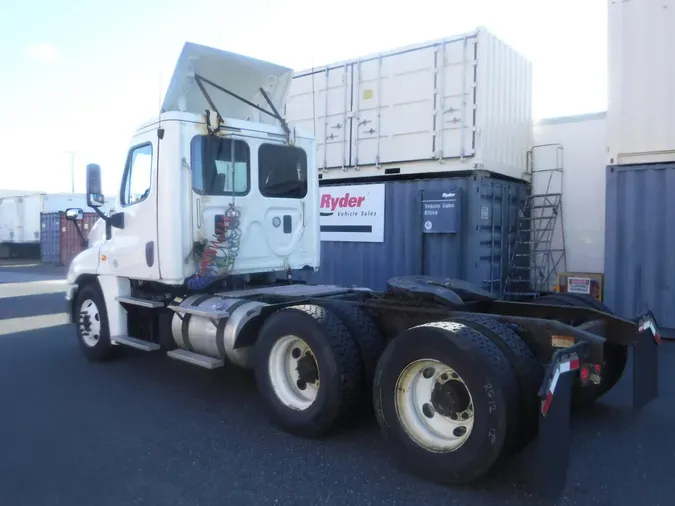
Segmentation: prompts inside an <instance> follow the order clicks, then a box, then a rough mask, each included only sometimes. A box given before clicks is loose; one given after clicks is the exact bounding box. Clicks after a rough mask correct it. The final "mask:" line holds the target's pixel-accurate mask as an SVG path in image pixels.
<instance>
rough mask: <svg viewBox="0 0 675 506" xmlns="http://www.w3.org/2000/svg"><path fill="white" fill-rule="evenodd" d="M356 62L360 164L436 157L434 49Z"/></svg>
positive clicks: (429, 48) (356, 122) (355, 98)
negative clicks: (434, 138) (434, 147)
mask: <svg viewBox="0 0 675 506" xmlns="http://www.w3.org/2000/svg"><path fill="white" fill-rule="evenodd" d="M354 66H355V68H356V69H357V70H356V71H355V76H354V78H355V81H354V104H355V105H354V115H355V118H354V123H355V128H354V132H355V133H354V137H355V140H354V142H355V147H354V151H355V153H356V154H357V155H358V162H359V165H366V164H377V163H398V162H404V161H411V160H426V159H429V158H432V157H433V137H434V91H435V88H434V86H435V72H436V48H435V47H434V46H427V47H423V48H420V49H415V50H412V51H408V52H402V53H397V54H393V55H387V56H384V57H380V58H375V59H369V60H365V61H362V62H360V63H357V64H355V65H354Z"/></svg>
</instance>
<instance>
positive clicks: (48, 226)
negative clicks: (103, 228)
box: [40, 211, 98, 266]
mask: <svg viewBox="0 0 675 506" xmlns="http://www.w3.org/2000/svg"><path fill="white" fill-rule="evenodd" d="M97 219H98V215H97V214H96V213H84V216H83V219H82V220H81V221H78V225H79V226H80V229H81V231H82V235H83V236H84V238H85V240H86V239H88V237H89V232H90V231H91V228H92V227H93V226H94V223H96V220H97ZM40 222H41V225H40V228H41V231H40V257H41V259H42V261H43V262H46V263H53V264H57V265H66V266H67V265H69V264H70V262H72V260H73V258H75V257H76V256H77V255H78V254H79V253H80V252H81V251H83V250H84V249H86V246H83V245H82V239H81V238H80V235H79V234H78V233H77V228H76V227H75V224H74V223H73V222H71V221H68V220H66V213H65V212H63V211H59V212H54V213H42V214H41V215H40Z"/></svg>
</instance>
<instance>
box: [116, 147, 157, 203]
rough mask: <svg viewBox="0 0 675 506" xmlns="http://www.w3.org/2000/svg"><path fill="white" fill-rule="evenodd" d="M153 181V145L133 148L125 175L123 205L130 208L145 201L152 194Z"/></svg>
mask: <svg viewBox="0 0 675 506" xmlns="http://www.w3.org/2000/svg"><path fill="white" fill-rule="evenodd" d="M151 180H152V144H143V145H142V146H136V147H134V148H131V150H130V151H129V157H128V158H127V167H126V170H125V173H124V183H123V186H122V195H121V201H122V205H123V206H130V205H132V204H137V203H138V202H142V201H143V200H145V199H146V198H147V197H148V194H149V193H150V182H151Z"/></svg>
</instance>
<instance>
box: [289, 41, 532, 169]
mask: <svg viewBox="0 0 675 506" xmlns="http://www.w3.org/2000/svg"><path fill="white" fill-rule="evenodd" d="M531 90H532V66H531V64H530V62H529V61H528V60H526V59H525V58H524V57H523V56H521V55H520V54H519V53H517V52H516V51H514V50H513V49H511V48H510V47H508V46H507V45H506V44H504V43H503V42H502V41H500V40H499V39H497V38H496V37H494V36H493V35H491V34H490V33H488V32H487V31H486V30H484V29H477V30H475V31H474V32H471V33H468V34H464V35H457V36H454V37H449V38H446V39H442V40H437V41H432V42H426V43H422V44H417V45H414V46H409V47H404V48H399V49H395V50H391V51H386V52H383V53H381V54H375V55H368V56H363V57H360V58H356V59H353V60H349V61H343V62H337V63H333V64H330V65H327V66H325V67H322V68H316V69H311V70H304V71H301V72H296V73H295V75H294V78H293V81H292V83H291V87H290V90H289V96H288V100H287V102H286V106H285V107H286V108H285V116H286V120H287V121H288V122H289V123H290V124H291V125H293V126H295V127H297V128H298V129H299V130H303V131H307V132H313V133H314V136H315V137H316V140H317V164H318V166H319V168H320V169H322V175H321V176H322V178H323V179H350V178H355V177H368V176H383V175H389V176H392V175H410V174H427V173H445V172H453V171H466V170H474V169H481V170H491V171H494V172H496V173H500V174H504V175H507V176H510V177H514V178H518V179H521V178H523V177H524V172H525V169H526V152H527V150H528V149H530V147H531V145H532V106H531V102H532V100H531V97H532V92H531Z"/></svg>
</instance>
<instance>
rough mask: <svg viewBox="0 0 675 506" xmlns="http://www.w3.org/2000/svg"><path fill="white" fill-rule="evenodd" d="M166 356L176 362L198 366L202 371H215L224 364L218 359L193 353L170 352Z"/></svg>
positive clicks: (185, 351) (183, 351)
mask: <svg viewBox="0 0 675 506" xmlns="http://www.w3.org/2000/svg"><path fill="white" fill-rule="evenodd" d="M166 354H167V355H168V356H169V357H171V358H175V359H176V360H182V361H183V362H187V363H188V364H192V365H198V366H199V367H203V368H204V369H217V368H219V367H223V366H224V365H225V362H224V361H222V360H220V359H218V358H213V357H207V356H206V355H200V354H199V353H193V352H191V351H187V350H171V351H169V352H167V353H166Z"/></svg>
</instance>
